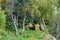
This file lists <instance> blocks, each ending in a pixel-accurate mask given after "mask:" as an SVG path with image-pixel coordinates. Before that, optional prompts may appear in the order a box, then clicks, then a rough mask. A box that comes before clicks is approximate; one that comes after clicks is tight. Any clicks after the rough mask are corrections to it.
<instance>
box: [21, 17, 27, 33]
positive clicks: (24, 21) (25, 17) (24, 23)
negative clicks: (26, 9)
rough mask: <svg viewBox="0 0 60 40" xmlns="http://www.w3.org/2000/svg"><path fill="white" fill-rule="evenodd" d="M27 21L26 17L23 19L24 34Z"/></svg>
mask: <svg viewBox="0 0 60 40" xmlns="http://www.w3.org/2000/svg"><path fill="white" fill-rule="evenodd" d="M25 20H26V16H25V17H24V19H23V28H22V34H23V33H24V32H25Z"/></svg>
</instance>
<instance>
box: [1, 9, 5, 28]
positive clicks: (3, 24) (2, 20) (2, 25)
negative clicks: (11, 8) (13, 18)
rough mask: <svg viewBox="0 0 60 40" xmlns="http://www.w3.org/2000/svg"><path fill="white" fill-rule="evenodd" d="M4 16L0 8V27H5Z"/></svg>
mask: <svg viewBox="0 0 60 40" xmlns="http://www.w3.org/2000/svg"><path fill="white" fill-rule="evenodd" d="M5 22H6V17H5V14H4V11H2V10H0V28H4V27H5Z"/></svg>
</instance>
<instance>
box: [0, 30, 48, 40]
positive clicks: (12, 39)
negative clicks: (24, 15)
mask: <svg viewBox="0 0 60 40" xmlns="http://www.w3.org/2000/svg"><path fill="white" fill-rule="evenodd" d="M47 34H48V31H43V32H41V31H38V30H35V31H33V30H25V33H24V34H23V35H18V36H16V35H15V34H14V33H11V32H10V33H8V32H6V31H4V30H0V40H43V38H45V36H46V35H47Z"/></svg>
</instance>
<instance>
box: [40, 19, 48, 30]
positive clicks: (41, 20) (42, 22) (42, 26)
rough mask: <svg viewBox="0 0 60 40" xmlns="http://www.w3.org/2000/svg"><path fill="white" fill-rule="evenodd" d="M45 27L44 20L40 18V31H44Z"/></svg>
mask: <svg viewBox="0 0 60 40" xmlns="http://www.w3.org/2000/svg"><path fill="white" fill-rule="evenodd" d="M46 29H47V27H46V25H45V22H44V18H41V19H40V30H41V31H43V30H46Z"/></svg>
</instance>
